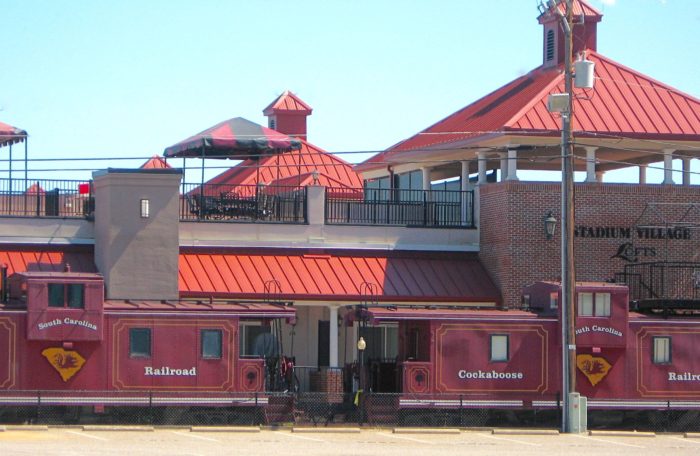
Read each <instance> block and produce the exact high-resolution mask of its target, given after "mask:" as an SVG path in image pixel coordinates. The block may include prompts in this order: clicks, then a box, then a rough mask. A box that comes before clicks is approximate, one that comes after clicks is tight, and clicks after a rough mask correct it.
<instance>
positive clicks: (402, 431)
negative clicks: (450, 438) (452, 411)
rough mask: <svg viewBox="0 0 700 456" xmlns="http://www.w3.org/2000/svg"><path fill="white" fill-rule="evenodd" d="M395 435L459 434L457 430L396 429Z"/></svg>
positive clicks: (394, 430)
mask: <svg viewBox="0 0 700 456" xmlns="http://www.w3.org/2000/svg"><path fill="white" fill-rule="evenodd" d="M392 432H393V433H394V434H459V433H460V430H459V429H457V428H394V429H393V430H392Z"/></svg>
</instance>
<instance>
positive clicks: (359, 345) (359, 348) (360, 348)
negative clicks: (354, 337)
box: [357, 336, 367, 425]
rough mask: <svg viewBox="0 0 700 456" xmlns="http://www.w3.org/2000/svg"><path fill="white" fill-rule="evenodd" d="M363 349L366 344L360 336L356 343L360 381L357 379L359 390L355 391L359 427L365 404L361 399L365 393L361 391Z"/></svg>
mask: <svg viewBox="0 0 700 456" xmlns="http://www.w3.org/2000/svg"><path fill="white" fill-rule="evenodd" d="M365 348H367V343H366V342H365V338H364V337H362V336H360V338H359V339H358V341H357V351H358V352H359V356H358V358H359V363H360V364H359V366H358V367H359V368H358V372H359V375H360V379H359V388H358V391H357V392H358V406H359V407H360V425H361V424H362V421H363V415H364V403H365V400H364V397H363V396H364V394H365V391H364V389H363V386H364V385H363V383H364V382H363V381H362V374H363V370H364V365H363V362H362V357H363V355H364V354H365Z"/></svg>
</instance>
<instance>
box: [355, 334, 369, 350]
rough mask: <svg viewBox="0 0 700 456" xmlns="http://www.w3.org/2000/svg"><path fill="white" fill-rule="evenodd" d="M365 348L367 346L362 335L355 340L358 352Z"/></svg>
mask: <svg viewBox="0 0 700 456" xmlns="http://www.w3.org/2000/svg"><path fill="white" fill-rule="evenodd" d="M365 348H367V342H365V338H364V337H360V340H358V341H357V349H358V350H360V353H361V352H363V351H365Z"/></svg>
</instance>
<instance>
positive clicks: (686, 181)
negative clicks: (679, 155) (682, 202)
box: [683, 157, 691, 187]
mask: <svg viewBox="0 0 700 456" xmlns="http://www.w3.org/2000/svg"><path fill="white" fill-rule="evenodd" d="M690 160H691V158H690V157H683V185H684V186H685V187H687V186H689V185H690Z"/></svg>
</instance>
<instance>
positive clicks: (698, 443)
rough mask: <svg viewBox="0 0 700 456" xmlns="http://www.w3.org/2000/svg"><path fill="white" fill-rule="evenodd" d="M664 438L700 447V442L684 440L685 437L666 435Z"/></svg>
mask: <svg viewBox="0 0 700 456" xmlns="http://www.w3.org/2000/svg"><path fill="white" fill-rule="evenodd" d="M664 437H665V438H667V439H673V440H679V441H681V442H686V443H694V444H696V445H700V442H696V441H695V440H693V439H686V438H684V437H673V436H672V435H665V436H664Z"/></svg>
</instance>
